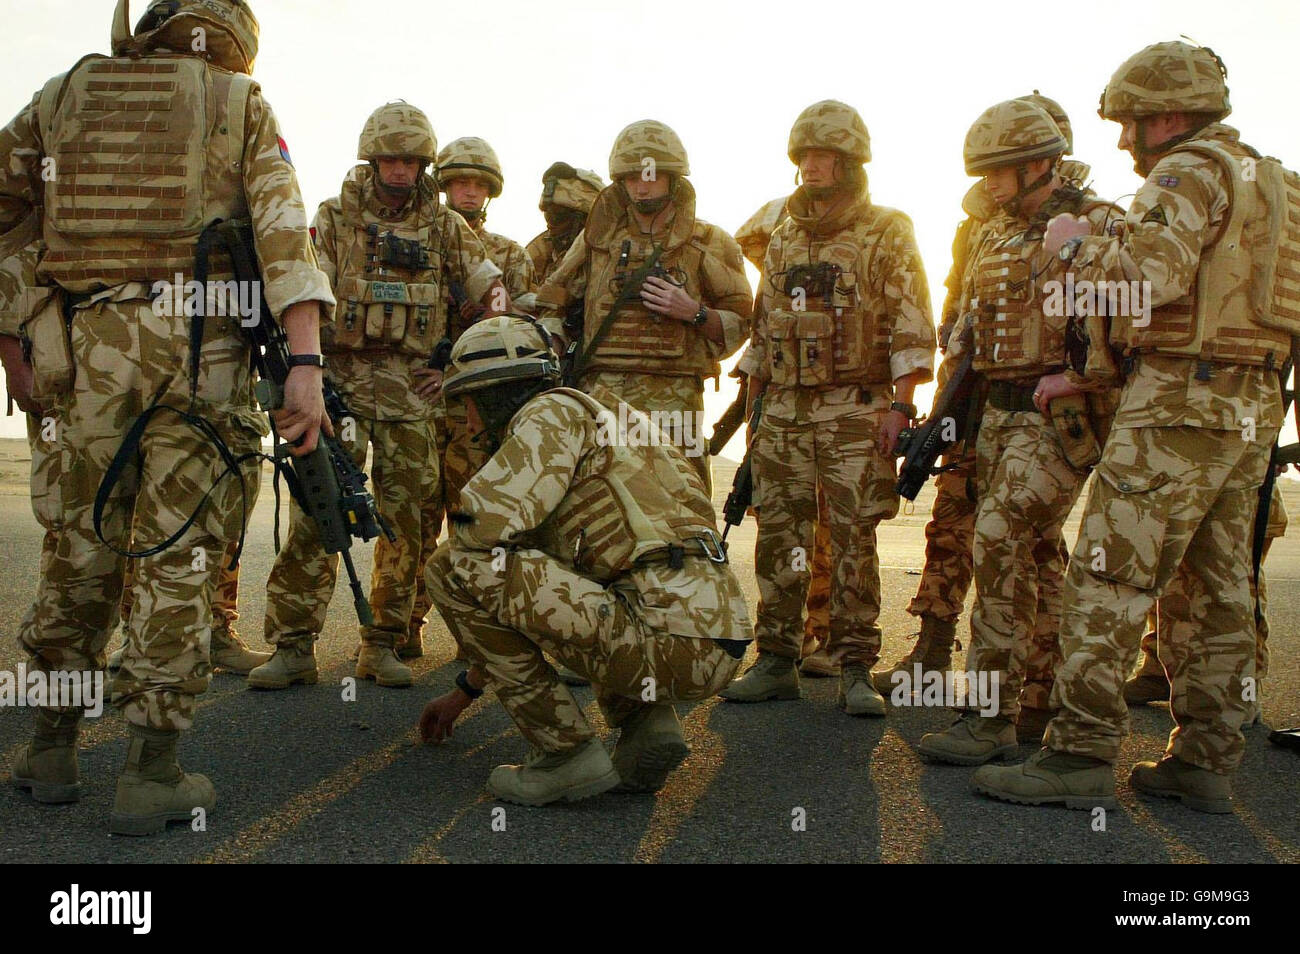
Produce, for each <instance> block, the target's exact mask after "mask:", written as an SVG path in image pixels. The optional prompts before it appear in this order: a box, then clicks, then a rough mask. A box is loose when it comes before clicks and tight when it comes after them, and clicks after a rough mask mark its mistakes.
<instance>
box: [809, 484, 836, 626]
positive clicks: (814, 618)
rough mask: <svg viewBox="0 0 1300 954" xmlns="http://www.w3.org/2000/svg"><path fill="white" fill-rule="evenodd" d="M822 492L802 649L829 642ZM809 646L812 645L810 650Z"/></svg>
mask: <svg viewBox="0 0 1300 954" xmlns="http://www.w3.org/2000/svg"><path fill="white" fill-rule="evenodd" d="M826 517H827V514H826V492H825V491H824V490H820V489H819V490H818V491H817V529H816V530H815V531H814V533H813V560H812V578H811V579H810V580H809V582H808V599H807V600H805V601H804V608H805V610H806V611H807V614H806V616H805V618H804V624H803V641H804V649H805V651H807V650H808V649H809V648H816V646H824V645H826V641H827V640H829V639H830V638H831V526H830V524H829V523H827V522H826ZM809 644H816V646H813V647H810V646H809Z"/></svg>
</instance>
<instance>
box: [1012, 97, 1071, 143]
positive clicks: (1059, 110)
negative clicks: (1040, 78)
mask: <svg viewBox="0 0 1300 954" xmlns="http://www.w3.org/2000/svg"><path fill="white" fill-rule="evenodd" d="M1018 98H1019V99H1020V100H1022V101H1023V102H1026V103H1033V104H1034V105H1035V106H1041V107H1042V109H1043V111H1044V112H1045V113H1047V115H1049V116H1051V117H1052V122H1054V123H1056V128H1057V129H1059V130H1061V135H1062V136H1064V137H1065V154H1066V155H1067V156H1068V155H1070V153H1072V152H1074V129H1073V128H1072V127H1071V126H1070V116H1069V114H1068V113H1067V112H1066V111H1065V108H1064V107H1063V106H1062V105H1061V104H1060V103H1058V102H1057V101H1056V100H1054V99H1052V97H1050V96H1044V95H1043V94H1042V93H1040V92H1039V91H1038V90H1034V91H1033V92H1032V93H1030V94H1029V95H1028V96H1021V97H1018Z"/></svg>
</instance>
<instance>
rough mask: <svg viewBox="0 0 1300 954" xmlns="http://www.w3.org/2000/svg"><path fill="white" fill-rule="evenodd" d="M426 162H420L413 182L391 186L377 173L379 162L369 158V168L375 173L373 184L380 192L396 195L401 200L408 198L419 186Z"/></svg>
mask: <svg viewBox="0 0 1300 954" xmlns="http://www.w3.org/2000/svg"><path fill="white" fill-rule="evenodd" d="M427 165H428V163H426V162H424V161H421V162H420V171H419V172H417V173H416V174H415V182H414V183H412V184H411V185H409V186H392V185H389V184H388V183H387V182H385V181H384V177H383V176H381V175H380V174H379V163H378V162H376V161H375V160H374V159H371V160H370V168H371V170H372V171H373V172H374V174H375V186H376V188H378V189H379V190H380V191H381V192H384V193H386V194H388V195H391V196H396V197H398V198H400V199H402V200H403V201H405V200H407V199H409V198H410V197H411V195H412V194H413V193H414V192H415V190H416V189H417V188H418V187H419V183H420V180H421V179H422V178H423V177H424V169H425V166H427Z"/></svg>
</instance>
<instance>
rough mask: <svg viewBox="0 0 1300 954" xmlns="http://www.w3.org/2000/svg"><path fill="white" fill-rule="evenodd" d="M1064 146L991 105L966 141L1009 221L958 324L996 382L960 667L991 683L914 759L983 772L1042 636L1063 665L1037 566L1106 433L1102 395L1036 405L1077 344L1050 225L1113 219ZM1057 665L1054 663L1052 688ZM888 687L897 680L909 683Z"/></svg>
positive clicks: (1054, 607) (983, 433)
mask: <svg viewBox="0 0 1300 954" xmlns="http://www.w3.org/2000/svg"><path fill="white" fill-rule="evenodd" d="M1066 147H1067V142H1066V139H1065V137H1064V136H1063V135H1062V134H1061V132H1060V130H1059V129H1058V128H1057V126H1056V123H1054V122H1053V121H1052V118H1051V117H1050V116H1049V115H1048V114H1047V112H1046V111H1045V110H1043V109H1041V108H1040V107H1038V106H1036V105H1034V104H1032V103H1028V102H1025V101H1023V100H1009V101H1007V102H1004V103H999V104H997V105H996V106H993V107H990V108H989V109H987V110H985V111H984V113H983V114H982V115H981V116H980V117H979V118H978V119H977V120H976V121H975V123H974V125H972V126H971V128H970V131H969V132H968V133H967V134H966V143H965V148H964V154H965V155H964V158H965V163H966V172H967V174H968V175H973V176H980V177H981V178H982V180H983V182H984V184H985V188H986V189H987V191H988V193H989V196H990V197H991V198H992V199H994V200H995V201H996V202H997V203H998V205H999V206H1000V207H1001V209H1002V210H1003V211H1004V213H1005V214H1004V215H1001V216H999V217H997V218H996V219H994V220H992V221H990V223H989V224H988V225H987V226H986V227H985V228H984V230H983V232H982V236H981V241H980V244H979V246H978V248H977V249H976V251H975V253H974V256H973V263H972V266H971V271H970V273H969V277H968V279H967V281H966V283H965V285H966V288H967V293H966V294H965V295H964V296H963V297H964V298H965V300H966V301H968V302H970V303H971V305H970V311H968V312H967V313H966V314H965V315H963V316H962V317H961V318H959V319H958V331H957V332H956V334H957V335H958V340H960V341H962V343H963V344H964V345H965V336H966V335H968V334H969V335H971V336H972V342H971V344H970V345H967V346H969V347H972V348H973V353H972V367H973V368H974V369H975V370H976V371H978V372H979V373H980V374H981V375H982V376H983V377H984V378H985V379H987V380H988V382H989V384H988V402H987V405H986V407H985V409H984V411H983V415H982V420H981V423H980V429H979V439H978V443H977V465H976V479H977V482H978V490H977V494H976V499H977V500H978V501H979V504H978V510H977V513H976V517H975V538H974V541H973V549H972V559H973V565H974V574H975V608H974V612H973V613H972V615H971V646H970V652H969V654H968V656H967V660H966V668H967V670H969V671H972V672H976V673H978V674H979V678H980V679H981V680H983V679H984V678H985V676H986V674H987V676H988V679H989V682H988V683H981V684H980V685H978V686H968V687H967V690H966V703H965V705H964V706H963V707H962V708H961V709H960V710H959V712H960V714H959V717H958V719H957V721H956V722H955V723H954V724H953V726H952V727H951V728H949V729H947V730H946V731H944V732H932V733H929V734H927V735H926V736H924V737H923V738H922V739H921V744H920V746H919V749H918V751H920V752H921V754H922V755H925V756H927V757H929V758H932V759H936V760H938V761H941V762H949V763H952V764H956V765H978V764H980V763H983V762H986V761H989V760H990V759H992V758H995V757H999V756H1002V755H1005V754H1008V753H1010V752H1014V751H1015V749H1016V746H1017V744H1018V743H1017V736H1016V724H1015V723H1016V720H1017V716H1018V715H1019V710H1020V700H1019V696H1020V690H1021V686H1022V685H1023V683H1024V679H1025V673H1026V662H1027V659H1028V657H1029V655H1030V647H1031V645H1033V642H1034V638H1035V635H1036V633H1040V632H1042V633H1046V634H1047V636H1048V645H1045V646H1041V647H1040V652H1041V653H1042V654H1043V655H1044V656H1045V657H1046V658H1047V659H1049V660H1059V659H1060V654H1059V652H1058V651H1057V650H1056V646H1055V635H1054V634H1055V632H1056V628H1057V626H1058V625H1059V619H1060V602H1059V600H1060V591H1059V589H1057V588H1056V587H1051V588H1050V596H1048V597H1047V598H1044V595H1045V594H1044V593H1043V592H1042V591H1043V589H1044V587H1043V586H1042V585H1041V583H1040V578H1041V576H1042V575H1043V570H1042V569H1041V568H1040V567H1041V564H1042V562H1043V555H1046V556H1047V558H1048V561H1049V562H1050V561H1053V560H1054V559H1055V557H1056V555H1057V554H1058V553H1059V551H1060V548H1061V537H1062V531H1063V528H1064V525H1065V521H1066V518H1067V517H1068V516H1069V514H1070V510H1071V508H1072V507H1073V506H1074V502H1075V500H1076V499H1077V498H1078V496H1079V492H1080V491H1081V490H1082V489H1083V484H1084V481H1085V480H1086V479H1087V476H1088V473H1089V469H1090V466H1091V464H1093V463H1095V457H1094V456H1093V452H1096V453H1097V454H1099V453H1100V446H1101V442H1103V441H1104V440H1105V434H1104V430H1103V428H1104V427H1105V426H1106V425H1108V423H1109V422H1108V420H1105V419H1104V415H1105V414H1106V412H1107V411H1108V410H1109V407H1108V405H1107V402H1106V401H1105V399H1104V398H1105V395H1102V396H1101V397H1100V398H1099V399H1098V400H1097V401H1095V402H1092V403H1090V401H1089V399H1088V398H1087V397H1084V396H1082V395H1080V394H1079V393H1078V391H1076V392H1075V394H1074V395H1072V396H1070V397H1066V398H1064V399H1058V400H1057V401H1056V402H1055V403H1053V404H1052V405H1050V407H1048V408H1047V413H1042V412H1040V411H1039V410H1038V408H1037V407H1035V405H1034V401H1033V393H1034V391H1035V389H1036V388H1038V387H1040V386H1042V384H1043V383H1044V382H1045V381H1048V380H1049V379H1050V378H1051V377H1052V376H1056V375H1061V374H1063V373H1064V372H1065V371H1066V368H1067V364H1068V356H1067V350H1066V349H1067V342H1068V341H1069V340H1070V338H1071V335H1073V334H1077V329H1076V327H1075V326H1074V325H1073V324H1072V323H1071V312H1070V311H1069V310H1068V309H1066V308H1064V307H1060V308H1053V307H1052V303H1053V301H1055V302H1058V303H1059V302H1060V296H1059V294H1058V296H1057V297H1056V298H1053V297H1052V295H1051V293H1050V289H1052V288H1053V287H1057V288H1060V287H1061V283H1062V281H1063V279H1064V272H1065V266H1064V265H1063V264H1062V263H1060V262H1059V261H1058V260H1057V259H1056V258H1055V257H1052V256H1048V255H1046V254H1044V253H1043V250H1042V240H1043V232H1044V230H1045V228H1046V225H1047V222H1048V221H1049V220H1050V219H1051V218H1052V217H1053V216H1054V215H1056V214H1059V213H1063V212H1068V213H1070V214H1076V213H1077V214H1081V215H1083V216H1085V217H1086V218H1087V220H1088V221H1089V222H1090V223H1092V227H1093V230H1094V233H1095V234H1098V235H1105V234H1108V229H1110V228H1111V225H1112V222H1113V221H1114V220H1116V218H1117V213H1118V211H1119V210H1118V209H1117V208H1116V207H1115V206H1113V205H1111V204H1110V203H1106V202H1101V201H1098V200H1096V199H1091V198H1088V197H1087V196H1085V194H1084V193H1083V191H1082V190H1081V189H1079V188H1077V187H1075V186H1072V185H1070V184H1069V183H1067V182H1066V181H1065V180H1064V179H1063V178H1062V177H1061V175H1060V174H1059V172H1058V166H1059V163H1060V160H1061V157H1062V156H1063V155H1064V153H1065V149H1066ZM1081 369H1082V368H1081ZM1072 380H1073V381H1074V382H1075V383H1076V385H1077V386H1078V387H1079V388H1080V389H1082V388H1084V387H1086V388H1088V389H1089V391H1094V390H1097V391H1100V390H1103V389H1106V388H1109V387H1110V386H1111V385H1112V384H1113V379H1100V378H1092V379H1086V380H1085V379H1082V378H1079V377H1078V376H1077V375H1076V376H1075V377H1074V378H1072ZM1071 428H1073V429H1074V430H1075V431H1077V432H1078V433H1077V434H1075V433H1073V432H1072V431H1071ZM1051 668H1052V667H1051V664H1050V663H1049V673H1048V676H1047V681H1048V683H1049V685H1050V682H1051V678H1052V675H1053V673H1052V672H1051ZM894 678H895V682H896V683H900V682H904V681H907V682H910V680H911V678H912V677H911V675H910V674H906V673H904V674H902V675H900V676H895V677H894ZM994 680H996V682H994ZM913 688H914V690H915V689H919V688H920V687H913ZM979 689H983V690H985V692H983V693H980V692H978V690H979ZM1039 731H1040V732H1041V726H1040V729H1039Z"/></svg>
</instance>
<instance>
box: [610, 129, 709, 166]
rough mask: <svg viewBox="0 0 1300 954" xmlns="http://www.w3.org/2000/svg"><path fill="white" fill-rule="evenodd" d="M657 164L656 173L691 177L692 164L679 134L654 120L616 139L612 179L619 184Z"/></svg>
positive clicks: (611, 153) (621, 134)
mask: <svg viewBox="0 0 1300 954" xmlns="http://www.w3.org/2000/svg"><path fill="white" fill-rule="evenodd" d="M647 158H650V159H652V160H654V162H653V168H654V170H655V171H656V172H666V173H669V174H671V175H678V176H689V175H690V174H691V164H690V160H689V159H688V158H687V157H686V147H685V146H683V145H682V141H681V139H679V138H678V136H677V133H675V132H673V131H672V130H671V129H669V128H668V127H667V126H666V125H664V124H663V123H661V122H659V121H658V120H655V119H642V120H638V121H637V122H634V123H632V125H630V126H628V127H626V128H625V129H624V130H623V131H622V132H620V133H619V134H618V135H617V136H616V137H615V138H614V146H613V148H612V149H610V151H609V177H610V178H611V179H615V180H617V179H618V178H619V177H620V176H625V175H628V174H629V173H632V172H641V171H643V170H644V169H646V168H647V167H648V166H647V164H646V162H645V160H646V159H647Z"/></svg>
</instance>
